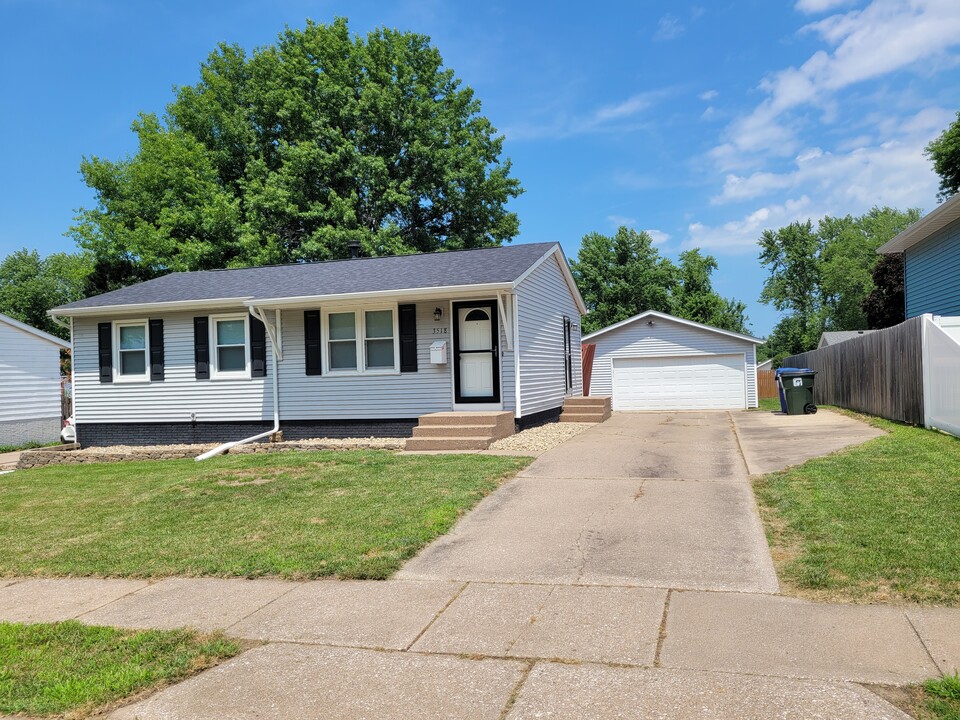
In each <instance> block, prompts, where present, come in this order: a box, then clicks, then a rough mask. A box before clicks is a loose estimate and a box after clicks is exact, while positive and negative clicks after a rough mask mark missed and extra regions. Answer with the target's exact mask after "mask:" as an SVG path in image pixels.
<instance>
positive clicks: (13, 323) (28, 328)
mask: <svg viewBox="0 0 960 720" xmlns="http://www.w3.org/2000/svg"><path fill="white" fill-rule="evenodd" d="M0 322H2V323H4V324H6V325H9V326H10V327H12V328H16V329H17V330H22V331H23V332H25V333H28V334H30V335H33V336H34V337H37V338H40V339H41V340H45V341H46V342H48V343H50V344H51V345H56V346H57V347H58V348H60V349H61V350H69V349H70V343H68V342H66V341H65V340H61V339H60V338H58V337H57V336H55V335H51V334H50V333H47V332H44V331H43V330H38V329H37V328H35V327H33V325H27V324H26V323H22V322H20V321H19V320H14V319H13V318H12V317H10V316H9V315H4V314H3V313H0Z"/></svg>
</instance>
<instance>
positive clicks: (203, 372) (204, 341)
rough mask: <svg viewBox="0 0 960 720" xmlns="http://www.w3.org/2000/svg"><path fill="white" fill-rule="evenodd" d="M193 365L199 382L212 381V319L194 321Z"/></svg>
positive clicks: (196, 319) (198, 318) (200, 318)
mask: <svg viewBox="0 0 960 720" xmlns="http://www.w3.org/2000/svg"><path fill="white" fill-rule="evenodd" d="M193 365H194V370H195V373H194V374H195V375H196V378H197V380H209V379H210V318H208V317H206V316H204V317H195V318H194V319H193Z"/></svg>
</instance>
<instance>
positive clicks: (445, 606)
mask: <svg viewBox="0 0 960 720" xmlns="http://www.w3.org/2000/svg"><path fill="white" fill-rule="evenodd" d="M469 584H470V583H469V582H465V583H464V584H463V585H461V586H460V588H459V589H458V590H457V591H456V592H455V593H454V594H453V597H451V598H450V599H449V600H447V602H446V604H445V605H444V606H443V607H442V608H440V609H439V610H438V611H437V614H436V615H434V616H433V618H432V619H431V620H430V622H428V623H427V624H426V626H425V627H424V628H423V630H421V631H420V632H418V633H417V636H416V637H415V638H414V639H413V640H411V641H410V644H409V645H407V646H406V647H405V648H404V650H405V651H407V650H409V649H410V648H412V647H413V646H414V645H415V644H416V643H417V640H419V639H420V638H422V637H423V636H424V635H425V634H426V632H427V630H429V629H430V628H431V627H433V624H434V623H435V622H436V621H437V620H439V619H440V616H441V615H443V613H445V612H446V611H447V608H448V607H450V606H451V605H453V603H454V602H456V600H457V598H458V597H460V595H461V594H462V593H463V591H464V590H466V589H467V586H468V585H469Z"/></svg>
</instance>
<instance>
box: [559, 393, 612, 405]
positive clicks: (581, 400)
mask: <svg viewBox="0 0 960 720" xmlns="http://www.w3.org/2000/svg"><path fill="white" fill-rule="evenodd" d="M563 406H564V407H565V408H567V407H569V408H572V407H576V408H587V407H602V408H607V407H609V406H610V396H609V395H589V396H587V397H582V396H577V397H568V398H564V401H563Z"/></svg>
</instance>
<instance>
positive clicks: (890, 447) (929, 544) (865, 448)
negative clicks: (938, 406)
mask: <svg viewBox="0 0 960 720" xmlns="http://www.w3.org/2000/svg"><path fill="white" fill-rule="evenodd" d="M871 422H874V423H875V424H876V425H877V426H879V427H881V428H883V429H884V430H887V431H888V433H889V434H888V435H885V436H883V437H880V438H876V439H875V440H871V441H869V442H867V443H865V444H864V445H860V446H858V447H855V448H852V449H850V450H847V451H844V452H841V453H837V454H834V455H831V456H828V457H824V458H819V459H815V460H811V461H809V462H807V463H805V464H804V465H802V466H800V467H797V468H793V469H790V470H786V471H784V472H780V473H773V474H771V475H767V476H765V477H764V478H762V479H760V480H759V481H758V482H757V483H756V487H755V489H756V495H757V500H758V502H759V503H760V507H761V514H762V516H763V518H764V522H765V524H766V527H767V532H768V537H769V539H770V544H771V549H772V550H773V554H774V560H775V562H776V563H777V566H778V571H779V574H780V578H781V580H782V581H783V582H784V583H785V585H786V586H787V587H790V588H792V589H794V590H795V591H797V592H798V593H799V594H803V595H809V596H814V597H818V598H824V599H840V600H853V601H880V602H883V601H886V602H891V601H892V602H899V601H908V602H923V603H935V604H945V605H960V522H958V521H957V518H960V440H958V439H957V438H954V437H950V436H948V435H943V434H940V433H937V432H933V431H929V430H924V429H921V428H914V427H906V426H903V425H897V424H894V423H890V422H886V421H883V420H872V421H871Z"/></svg>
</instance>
